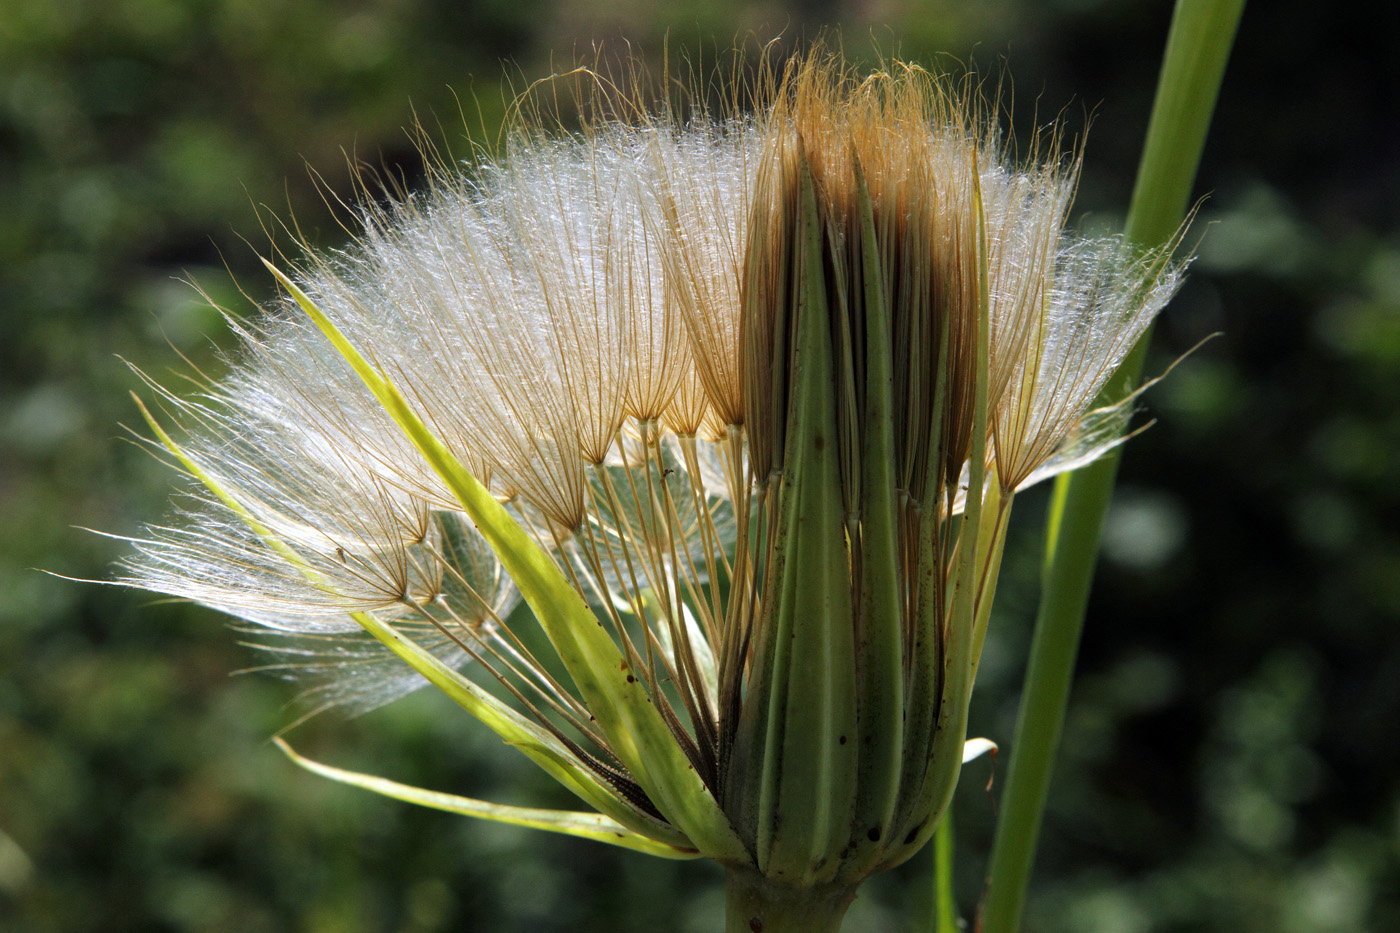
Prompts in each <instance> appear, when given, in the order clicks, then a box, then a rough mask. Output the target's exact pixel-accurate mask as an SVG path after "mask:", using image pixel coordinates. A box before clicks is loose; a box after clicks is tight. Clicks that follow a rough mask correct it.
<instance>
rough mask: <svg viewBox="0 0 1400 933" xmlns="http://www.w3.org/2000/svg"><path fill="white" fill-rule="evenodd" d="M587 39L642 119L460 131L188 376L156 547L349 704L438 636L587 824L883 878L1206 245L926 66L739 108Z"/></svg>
mask: <svg viewBox="0 0 1400 933" xmlns="http://www.w3.org/2000/svg"><path fill="white" fill-rule="evenodd" d="M581 74H583V77H584V79H585V80H586V81H593V82H595V84H596V85H597V87H598V88H600V90H598V91H597V92H596V95H597V96H596V99H593V100H594V102H595V103H597V104H598V105H597V106H595V107H594V112H595V113H605V114H607V116H608V118H607V119H602V118H595V119H589V120H585V121H584V129H583V130H581V131H575V132H563V131H548V130H546V129H545V128H544V127H543V124H542V123H538V122H535V123H528V124H526V123H522V124H521V125H519V126H516V127H515V128H514V129H513V130H512V131H511V133H510V134H509V137H508V142H507V144H506V145H505V146H504V147H503V150H502V151H503V155H502V156H501V157H500V158H498V159H487V160H484V161H482V162H480V163H479V164H477V165H475V166H473V167H470V168H461V167H458V166H450V165H438V166H436V167H435V168H434V169H433V171H432V173H431V178H430V184H429V186H428V187H429V190H428V192H427V193H426V194H421V195H407V196H404V197H402V198H401V199H399V200H398V201H397V202H395V203H393V204H392V205H391V206H389V207H387V208H384V207H380V208H374V207H370V208H367V209H366V210H365V213H364V218H363V232H362V233H361V234H360V236H359V237H358V238H357V240H356V242H354V243H353V244H352V245H351V246H350V247H348V248H347V249H346V250H344V251H342V252H340V253H335V254H330V255H316V254H312V253H308V254H307V256H306V257H305V258H304V259H303V260H301V262H300V263H299V264H298V265H299V268H298V269H297V271H296V272H295V274H294V275H292V276H290V277H288V276H284V275H282V274H281V273H280V272H279V273H277V274H278V276H279V280H280V281H281V282H282V284H283V286H284V289H285V297H284V298H283V299H282V300H281V301H279V302H276V303H274V305H273V306H272V307H269V308H268V309H266V313H265V315H264V316H263V318H261V319H260V320H259V322H258V323H256V324H253V325H246V326H240V327H239V328H238V329H237V332H238V336H239V338H240V341H241V343H242V350H241V353H240V354H239V355H238V357H237V360H236V362H235V363H234V364H233V366H232V373H231V375H230V376H229V377H228V378H226V379H225V380H223V381H222V382H220V383H218V384H215V385H207V386H205V387H204V389H203V392H202V394H200V395H198V396H196V397H194V398H182V397H177V396H175V395H173V394H171V393H168V392H165V391H164V390H161V389H159V388H158V387H157V389H156V391H157V392H158V393H159V396H160V399H161V401H162V403H163V404H164V406H165V408H166V411H167V414H168V416H169V417H168V418H166V419H164V420H169V421H174V422H175V423H176V424H178V425H179V427H180V429H181V430H182V431H183V435H182V436H180V437H179V439H178V440H177V439H176V438H174V437H172V436H171V435H170V434H168V433H167V432H166V431H165V430H164V429H163V428H162V427H160V425H159V423H158V422H157V420H156V419H154V418H152V419H151V423H152V426H153V429H154V430H155V431H156V433H157V436H158V438H159V440H160V442H161V446H163V447H165V448H166V449H168V450H169V451H170V452H171V453H172V454H173V455H174V456H175V458H176V459H177V461H178V462H179V464H180V465H181V466H182V467H183V469H184V470H185V472H187V473H188V474H189V475H190V476H191V478H192V479H193V480H194V481H195V485H196V488H198V489H202V490H203V491H202V492H195V493H193V494H192V495H193V496H194V500H193V504H192V505H191V506H189V507H187V508H186V509H184V510H183V512H182V514H181V515H179V516H177V519H176V520H175V522H174V523H173V524H172V525H169V526H160V527H152V528H151V529H149V530H148V534H147V536H146V538H145V539H144V540H142V541H140V542H138V543H137V547H136V550H135V553H134V554H133V556H132V557H131V558H129V560H128V561H127V576H126V581H127V582H129V583H131V584H133V585H136V586H140V587H144V588H147V589H151V590H156V591H159V592H165V593H171V594H174V595H178V596H182V597H186V598H190V599H194V600H197V601H199V602H203V603H207V604H209V605H212V606H216V607H218V608H220V609H223V610H225V611H227V612H229V613H231V614H233V615H235V616H236V617H238V618H239V619H241V620H243V621H244V622H245V623H247V624H249V625H251V626H253V627H258V628H261V629H263V630H266V631H270V632H273V633H276V634H277V635H279V636H285V635H291V636H300V637H302V639H303V642H301V643H297V644H293V645H292V646H291V647H288V646H287V645H286V644H285V643H281V644H280V646H279V650H281V651H282V652H283V659H284V661H285V662H286V663H285V665H284V668H285V669H296V670H301V669H310V670H313V671H314V672H316V673H318V674H319V675H322V676H323V677H324V676H329V678H330V679H329V680H328V681H323V682H322V683H321V686H320V687H318V688H317V691H318V692H317V693H316V698H317V701H318V703H320V704H321V705H330V704H334V703H340V702H350V703H355V704H357V705H359V706H366V705H372V704H373V703H374V702H378V701H380V700H383V699H386V698H391V697H392V696H393V695H396V694H397V693H400V692H402V690H403V688H404V685H405V683H406V681H405V679H404V678H401V677H400V678H394V677H389V678H386V677H385V676H384V674H383V672H384V671H385V670H387V669H390V668H389V667H388V666H387V665H389V664H397V663H401V662H407V664H406V665H405V666H404V667H402V670H403V671H405V672H417V673H416V674H414V676H417V674H421V675H422V676H423V677H424V678H426V680H425V681H424V682H432V683H434V684H435V685H437V686H438V687H440V688H441V689H443V690H444V691H446V692H447V693H448V694H449V695H450V696H452V697H453V698H454V699H455V700H457V702H459V703H460V704H461V705H463V706H464V707H465V708H467V709H468V710H469V711H470V712H472V713H473V714H474V715H476V716H477V717H478V718H479V719H481V720H482V721H483V722H484V723H486V725H488V726H489V727H490V728H492V729H494V730H495V731H497V732H498V733H499V734H501V735H502V737H503V738H505V739H506V740H507V741H510V742H512V743H514V744H516V745H518V746H520V747H522V748H523V749H525V750H526V753H527V754H530V755H531V756H532V757H533V758H534V759H535V760H536V761H537V762H539V763H541V764H542V766H544V767H546V769H547V770H549V771H550V773H551V774H553V775H555V776H556V777H557V778H559V780H561V781H562V782H563V783H565V784H566V786H569V787H570V788H571V789H572V790H574V791H575V792H576V793H578V794H579V796H580V797H582V798H583V799H584V800H585V801H586V802H587V803H588V804H589V805H590V806H592V807H593V808H595V809H596V810H598V811H600V812H601V813H602V814H604V816H603V817H599V818H598V819H599V821H600V822H597V823H596V824H593V825H597V826H606V829H607V831H606V832H603V831H598V832H592V833H590V832H585V831H583V830H581V829H579V826H580V825H581V824H580V823H579V820H578V819H577V818H576V817H577V815H574V814H566V815H565V816H563V817H560V818H559V824H558V825H557V826H555V828H558V829H560V831H565V832H574V833H575V834H585V835H589V834H591V835H593V836H594V837H595V838H600V839H603V840H604V841H617V840H623V841H622V842H621V843H619V844H624V845H630V846H632V847H634V848H643V849H645V850H646V851H652V852H654V853H656V854H666V855H672V856H685V855H690V854H695V853H697V852H698V853H700V854H704V855H708V856H710V857H713V858H716V859H719V860H721V861H723V862H725V863H726V864H727V865H730V866H744V867H746V868H749V869H752V870H755V871H758V872H760V873H762V874H764V875H765V876H767V877H769V878H770V879H776V880H779V881H781V882H782V883H787V884H796V885H806V886H813V885H836V886H838V887H840V886H850V885H854V884H855V883H857V882H858V881H859V880H860V879H861V878H863V877H864V876H866V875H868V874H869V873H871V872H873V871H878V870H881V869H883V868H887V867H889V866H891V865H893V864H897V863H898V862H900V861H903V860H904V859H906V858H908V857H909V856H910V855H911V854H912V853H913V852H914V851H916V850H917V849H918V847H919V846H920V845H922V843H923V842H924V841H925V840H926V839H927V838H928V836H929V835H930V834H931V833H932V831H933V828H934V826H936V824H937V822H938V819H939V817H940V815H941V813H942V811H943V809H944V807H946V804H947V800H948V797H949V795H950V793H951V790H952V787H953V784H954V782H955V781H956V778H957V773H958V767H959V765H960V763H961V760H962V758H961V756H962V747H963V741H964V737H965V728H966V710H967V702H968V695H969V693H970V690H971V687H972V681H973V677H974V673H975V669H976V661H977V655H978V653H979V651H980V647H981V641H982V636H983V633H984V627H985V623H986V618H987V614H988V609H989V606H990V603H991V598H992V592H993V590H994V588H995V580H996V564H997V561H998V559H999V554H1000V546H999V538H1000V536H1001V535H1002V534H1003V532H1004V530H1005V527H1006V517H1007V514H1008V512H1009V507H1010V504H1011V502H1012V500H1013V497H1014V495H1015V493H1016V491H1017V490H1018V489H1020V488H1023V487H1024V486H1025V485H1027V484H1028V483H1030V482H1033V481H1035V480H1037V479H1039V478H1043V477H1044V476H1046V475H1049V474H1050V473H1052V472H1054V471H1056V470H1059V469H1064V468H1068V467H1070V466H1075V465H1078V464H1080V463H1083V462H1086V461H1087V460H1088V459H1092V458H1093V457H1094V456H1097V455H1098V454H1100V453H1102V452H1103V451H1104V450H1105V449H1107V448H1108V447H1111V446H1112V445H1113V444H1115V443H1117V442H1118V439H1119V436H1120V434H1121V427H1122V422H1123V420H1124V411H1125V410H1124V408H1122V407H1120V408H1117V409H1111V410H1107V411H1100V412H1091V411H1089V409H1090V407H1091V405H1092V402H1093V400H1094V398H1095V396H1096V395H1097V394H1098V392H1099V390H1100V389H1101V388H1102V386H1103V384H1104V382H1105V380H1106V379H1107V378H1108V376H1109V375H1110V374H1111V373H1112V371H1113V370H1114V368H1115V367H1116V366H1117V365H1118V363H1119V362H1120V361H1121V360H1122V358H1123V357H1124V355H1125V354H1126V353H1127V352H1128V350H1129V348H1130V347H1131V346H1132V344H1133V343H1134V342H1135V340H1136V339H1137V337H1138V336H1139V335H1140V334H1141V333H1142V331H1143V330H1144V329H1145V328H1146V327H1147V325H1148V324H1149V323H1150V322H1151V320H1152V318H1153V317H1154V315H1155V314H1156V313H1157V311H1158V310H1159V309H1160V308H1161V307H1162V305H1163V304H1164V303H1165V302H1166V301H1167V299H1168V298H1169V297H1170V296H1171V294H1172V292H1173V291H1174V290H1175V288H1176V286H1177V283H1178V281H1179V278H1180V269H1179V268H1178V267H1176V266H1173V265H1172V264H1171V263H1170V261H1169V259H1168V257H1167V256H1166V255H1165V254H1163V253H1152V254H1146V255H1144V254H1141V253H1138V252H1135V251H1134V250H1132V249H1131V248H1129V247H1128V246H1127V245H1125V244H1123V243H1122V242H1120V241H1117V240H1114V239H1088V238H1084V237H1081V236H1079V235H1077V234H1075V233H1072V232H1068V231H1066V229H1065V219H1066V215H1067V213H1068V211H1069V205H1070V200H1071V197H1072V193H1073V190H1074V184H1075V176H1076V170H1077V159H1076V158H1075V157H1074V156H1073V155H1072V154H1071V155H1069V156H1066V155H1064V154H1062V153H1061V152H1060V148H1061V147H1060V132H1059V131H1058V130H1053V131H1050V132H1048V133H1046V134H1044V135H1043V136H1042V137H1040V138H1039V139H1038V141H1037V142H1036V143H1035V144H1034V145H1033V146H1032V150H1033V152H1035V153H1036V155H1037V156H1039V157H1040V159H1039V160H1038V161H1035V160H1031V161H1027V162H1025V163H1024V164H1023V163H1021V162H1017V161H1016V160H1015V159H1013V158H1012V157H1011V156H1010V155H1009V154H1008V153H1007V152H1006V150H1005V148H1004V147H1003V146H1002V145H1001V143H1000V141H999V136H998V133H997V132H996V128H995V125H994V121H993V116H992V113H991V111H992V110H993V109H994V108H991V107H989V106H987V105H985V104H983V103H982V102H981V98H980V97H979V96H978V93H977V90H976V88H975V87H972V86H970V85H967V84H957V83H954V82H950V81H949V80H948V79H946V78H943V77H940V76H937V75H933V74H930V73H928V72H926V71H924V70H922V69H920V68H918V67H916V66H914V65H907V64H899V63H892V64H890V65H889V67H888V68H887V70H885V71H882V72H879V73H876V74H873V75H869V76H863V75H860V74H857V73H856V72H855V71H854V70H852V69H851V68H850V67H848V66H847V65H845V64H844V63H843V62H842V61H841V60H840V58H839V56H837V55H835V54H833V53H831V52H829V51H826V50H823V49H817V50H815V51H813V52H811V53H809V54H807V55H805V56H800V57H798V58H795V59H793V60H791V61H789V62H786V63H783V64H780V65H779V64H772V63H767V64H765V66H764V70H763V71H762V75H763V77H762V78H760V79H759V80H757V81H755V82H753V83H751V84H747V85H745V84H742V83H735V84H734V85H733V86H732V87H731V93H730V94H729V99H730V100H731V101H740V100H743V101H744V105H743V106H740V105H739V104H738V103H734V104H732V105H731V106H730V107H729V108H728V109H725V110H722V111H719V112H711V111H707V110H706V109H704V108H703V107H700V106H698V105H695V104H694V103H693V102H692V103H691V104H690V105H689V106H687V107H682V106H681V105H680V103H679V102H678V101H675V100H671V101H667V100H662V101H659V102H657V103H656V104H655V105H654V106H644V105H643V104H641V103H640V102H639V98H638V99H633V98H632V97H628V96H627V95H623V97H622V103H619V102H618V101H619V98H618V97H617V96H616V95H612V96H610V92H609V91H608V90H607V87H608V85H607V83H606V82H604V81H603V80H602V79H601V78H598V77H597V76H596V75H591V74H587V73H581ZM576 77H577V76H576ZM628 86H629V87H631V86H633V85H628ZM629 93H631V92H629ZM697 96H699V95H697ZM599 102H601V103H599ZM527 110H529V108H522V112H524V111H527ZM522 596H523V598H524V601H525V602H526V603H528V607H529V612H525V611H519V612H513V610H514V608H515V606H516V604H517V601H518V600H519V599H520V598H521V597H522ZM536 624H537V625H539V626H540V627H541V628H542V629H543V631H544V633H545V634H546V636H547V637H548V639H549V642H550V645H551V647H552V650H553V651H554V652H555V653H557V654H558V656H559V660H560V661H561V662H562V664H563V668H564V669H565V670H566V671H567V677H560V676H558V675H557V674H555V673H552V672H553V671H556V670H557V669H558V666H557V665H550V664H545V663H542V661H541V660H540V659H539V658H537V657H536V656H535V655H534V654H532V653H531V650H530V649H529V648H528V647H527V643H536V644H538V642H537V641H536V640H533V639H526V638H523V637H522V636H521V634H520V633H521V632H522V631H523V630H524V629H526V628H528V627H529V626H531V625H536ZM483 680H495V681H497V682H499V683H500V684H503V685H504V686H505V687H506V689H507V691H508V694H509V696H510V697H511V699H512V702H511V703H510V704H506V703H504V702H503V701H501V700H500V699H498V698H496V696H495V695H493V694H489V693H486V692H484V691H482V690H481V689H480V687H479V686H478V685H477V684H478V682H479V681H483ZM386 684H387V685H388V686H386ZM471 812H477V811H476V810H473V811H471ZM491 812H492V813H494V814H496V816H495V817H494V818H502V819H504V818H507V817H504V816H501V815H500V814H502V813H505V812H507V811H506V810H505V809H502V808H497V809H495V810H492V811H491ZM532 812H534V811H532ZM565 817H567V819H566V818H565ZM522 819H523V818H522ZM531 820H533V821H534V822H532V823H531V825H538V824H539V820H540V818H539V817H538V816H537V815H536V816H532V817H531ZM565 827H567V828H565Z"/></svg>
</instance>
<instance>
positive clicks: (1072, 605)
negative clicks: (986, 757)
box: [981, 0, 1244, 933]
mask: <svg viewBox="0 0 1400 933" xmlns="http://www.w3.org/2000/svg"><path fill="white" fill-rule="evenodd" d="M1243 11H1244V0H1178V2H1177V5H1176V11H1175V13H1174V15H1173V17H1172V25H1171V32H1170V34H1169V35H1168V37H1167V48H1166V54H1165V56H1164V59H1163V62H1162V71H1161V75H1160V77H1159V79H1158V86H1157V98H1156V101H1155V103H1154V105H1153V108H1152V120H1151V123H1150V125H1149V127H1148V131H1147V141H1146V144H1145V145H1144V148H1143V154H1142V161H1141V162H1140V164H1139V166H1138V176H1137V183H1136V186H1135V187H1134V190H1133V199H1132V205H1131V207H1130V209H1129V212H1128V220H1127V225H1126V230H1125V235H1126V236H1127V238H1128V239H1129V240H1131V241H1132V242H1133V243H1136V244H1138V245H1140V246H1143V247H1145V248H1150V247H1156V246H1159V245H1161V244H1163V243H1165V242H1167V241H1168V240H1170V239H1171V237H1172V236H1173V235H1174V234H1175V233H1176V231H1177V230H1178V229H1179V228H1180V226H1181V223H1182V221H1183V219H1184V217H1185V215H1186V211H1187V205H1188V203H1189V200H1190V197H1191V187H1192V184H1193V182H1194V181H1195V177H1196V169H1197V166H1198V165H1199V163H1200V158H1201V152H1202V149H1203V148H1204V146H1205V138H1206V130H1207V128H1208V127H1209V125H1210V118H1211V114H1212V112H1213V110H1214V109H1215V100H1216V97H1217V94H1218V92H1219V88H1220V82H1221V79H1222V77H1223V76H1224V73H1225V63H1226V60H1227V59H1228V57H1229V54H1230V47H1231V45H1232V44H1233V42H1234V37H1235V31H1236V28H1237V27H1238V25H1239V20H1240V15H1241V14H1242V13H1243ZM1149 337H1150V332H1149V334H1147V335H1144V336H1143V338H1142V339H1141V340H1140V341H1139V342H1138V345H1137V346H1136V348H1134V350H1133V352H1132V354H1130V355H1129V356H1128V358H1127V359H1126V360H1125V361H1124V363H1123V365H1122V366H1121V367H1120V368H1119V370H1118V372H1117V373H1116V374H1115V375H1114V377H1113V378H1112V379H1111V380H1110V381H1109V383H1108V385H1107V386H1106V387H1105V388H1104V391H1103V396H1102V398H1103V400H1106V401H1109V402H1112V401H1117V400H1119V399H1121V398H1123V397H1124V396H1125V395H1126V394H1127V393H1128V391H1130V387H1131V386H1132V385H1133V384H1134V383H1135V382H1136V381H1137V379H1138V377H1139V375H1140V373H1141V371H1142V363H1143V358H1144V356H1145V355H1146V349H1147V343H1148V339H1149ZM1117 472H1118V457H1117V454H1116V453H1114V454H1112V455H1110V456H1107V457H1104V458H1102V459H1100V460H1098V461H1096V462H1095V463H1093V464H1090V465H1089V466H1088V467H1086V468H1084V469H1082V470H1079V471H1077V472H1074V473H1070V474H1064V475H1061V476H1060V477H1058V478H1057V480H1056V483H1055V490H1054V494H1053V496H1052V498H1051V502H1050V512H1049V520H1048V522H1047V527H1046V533H1045V561H1044V564H1043V583H1042V590H1041V599H1040V608H1039V611H1038V613H1037V617H1036V626H1035V636H1034V639H1033V642H1032V645H1031V654H1030V663H1029V667H1028V668H1027V671H1026V680H1025V685H1024V688H1023V691H1022V697H1021V710H1020V715H1019V717H1018V720H1017V725H1016V735H1015V738H1014V740H1013V742H1012V745H1011V763H1010V767H1009V768H1008V774H1007V779H1006V790H1005V792H1004V793H1003V794H1002V798H1001V818H1000V822H999V824H998V827H997V834H996V841H995V844H994V847H993V850H992V859H991V865H990V869H989V874H988V882H987V894H986V899H985V901H984V903H983V909H982V918H981V929H982V930H983V931H986V933H1009V931H1015V930H1018V929H1020V927H1021V914H1022V910H1023V907H1024V904H1025V897H1026V888H1027V884H1028V882H1029V880H1030V871H1031V865H1032V862H1033V861H1034V857H1035V847H1036V841H1037V838H1038V836H1039V834H1040V824H1041V819H1042V815H1043V812H1044V808H1045V800H1046V795H1047V793H1048V790H1049V784H1050V775H1051V770H1052V766H1053V763H1054V756H1055V751H1056V749H1057V748H1058V747H1059V744H1060V735H1061V733H1062V731H1063V727H1064V718H1065V709H1066V706H1067V703H1068V699H1069V686H1070V680H1071V678H1072V676H1073V673H1074V662H1075V657H1076V655H1077V653H1078V649H1079V638H1080V634H1081V632H1082V630H1083V624H1084V611H1085V607H1086V605H1087V603H1088V598H1089V586H1090V583H1091V582H1092V580H1093V575H1094V565H1095V562H1096V560H1097V556H1098V549H1099V537H1100V533H1101V532H1102V529H1103V521H1104V515H1105V514H1106V513H1107V511H1108V505H1109V501H1110V500H1111V498H1112V495H1113V483H1114V479H1115V477H1116V476H1117Z"/></svg>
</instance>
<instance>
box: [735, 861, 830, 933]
mask: <svg viewBox="0 0 1400 933" xmlns="http://www.w3.org/2000/svg"><path fill="white" fill-rule="evenodd" d="M724 896H725V914H724V916H725V927H724V928H725V930H726V931H727V933H835V931H837V930H840V929H841V921H842V919H843V918H844V917H845V916H846V909H847V908H849V907H850V906H851V902H852V901H854V900H855V899H856V889H855V886H854V885H852V886H850V887H846V886H840V885H823V886H819V887H812V888H803V887H795V886H792V885H785V884H782V883H780V882H776V881H773V880H772V879H771V878H765V877H764V876H763V875H761V874H759V873H758V872H757V871H755V870H753V869H751V868H747V869H746V868H730V869H729V870H728V871H727V872H726V873H725V876H724Z"/></svg>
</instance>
